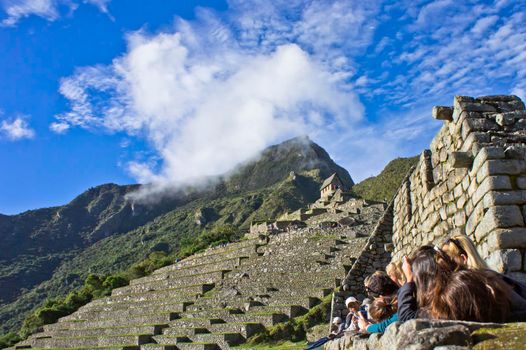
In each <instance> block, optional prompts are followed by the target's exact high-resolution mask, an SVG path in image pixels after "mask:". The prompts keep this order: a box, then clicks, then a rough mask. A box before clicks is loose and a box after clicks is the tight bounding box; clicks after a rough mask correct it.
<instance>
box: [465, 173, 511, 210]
mask: <svg viewBox="0 0 526 350" xmlns="http://www.w3.org/2000/svg"><path fill="white" fill-rule="evenodd" d="M511 188H512V187H511V182H510V179H509V177H508V176H504V175H500V176H488V177H486V178H485V179H484V180H483V181H482V183H481V184H480V185H479V187H478V188H477V190H476V191H475V192H474V193H473V195H472V197H471V199H472V200H473V204H475V205H477V204H478V202H479V201H480V200H481V199H482V198H484V196H485V195H486V193H488V192H490V191H495V190H511Z"/></svg>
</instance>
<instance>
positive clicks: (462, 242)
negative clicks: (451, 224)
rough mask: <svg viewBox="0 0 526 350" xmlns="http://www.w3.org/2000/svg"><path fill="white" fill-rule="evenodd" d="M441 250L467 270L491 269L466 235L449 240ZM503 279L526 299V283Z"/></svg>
mask: <svg viewBox="0 0 526 350" xmlns="http://www.w3.org/2000/svg"><path fill="white" fill-rule="evenodd" d="M441 249H442V250H443V251H444V252H445V253H446V254H447V255H448V256H449V257H450V258H451V259H453V260H454V261H455V262H456V263H457V264H458V266H460V267H462V268H465V269H470V270H472V269H483V270H488V269H489V267H488V265H487V264H486V262H485V261H484V259H482V257H481V256H480V255H479V253H478V251H477V249H476V248H475V245H474V244H473V242H472V241H471V240H470V239H469V238H468V237H467V236H466V235H456V236H453V237H450V238H448V239H447V240H446V241H445V242H444V244H442V247H441ZM500 276H501V278H502V279H503V280H504V282H506V283H507V284H509V285H510V286H511V287H512V288H513V291H514V292H515V293H517V295H518V296H520V297H522V298H523V299H526V283H524V282H521V281H517V280H515V279H513V278H511V277H509V276H506V275H502V274H501V275H500Z"/></svg>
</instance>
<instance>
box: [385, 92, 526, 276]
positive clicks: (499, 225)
mask: <svg viewBox="0 0 526 350" xmlns="http://www.w3.org/2000/svg"><path fill="white" fill-rule="evenodd" d="M433 116H434V117H435V118H436V119H440V120H444V125H443V126H442V128H441V129H440V131H439V132H438V134H437V135H436V137H435V138H434V139H433V141H432V142H431V147H430V149H429V150H425V151H424V152H422V154H421V156H420V161H419V162H418V164H417V165H416V167H415V169H414V170H413V171H412V172H411V173H410V174H409V176H408V177H407V178H406V179H405V181H404V182H403V184H402V186H401V187H400V189H399V191H398V193H397V194H396V196H395V199H394V220H393V222H394V224H393V242H394V253H393V258H394V259H400V258H401V257H402V256H403V255H405V254H409V253H411V252H412V251H413V250H414V249H415V248H417V247H419V246H421V245H423V244H439V243H441V242H442V241H443V240H444V239H445V238H447V237H448V236H450V235H455V234H466V235H468V237H469V238H471V239H472V240H473V241H474V242H475V244H476V246H477V249H478V251H479V252H480V254H481V255H482V257H483V258H485V259H486V260H487V262H488V263H489V265H490V266H491V267H492V268H494V269H495V270H497V271H499V272H507V273H510V274H512V275H514V276H515V277H517V278H523V277H524V275H523V274H522V273H524V271H525V268H526V265H525V264H524V263H526V259H525V256H524V253H525V248H526V227H525V224H524V214H526V207H525V206H524V205H526V159H525V155H526V111H525V110H524V104H523V102H522V101H521V100H520V99H518V98H517V97H515V96H486V97H479V98H476V99H474V98H471V97H464V96H457V97H455V99H454V106H453V108H451V107H435V108H434V110H433Z"/></svg>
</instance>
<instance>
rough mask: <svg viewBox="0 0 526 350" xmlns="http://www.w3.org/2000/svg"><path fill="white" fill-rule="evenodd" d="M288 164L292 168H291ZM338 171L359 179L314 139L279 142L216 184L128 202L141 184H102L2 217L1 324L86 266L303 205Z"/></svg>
mask: <svg viewBox="0 0 526 350" xmlns="http://www.w3.org/2000/svg"><path fill="white" fill-rule="evenodd" d="M291 172H294V173H292V174H291ZM333 172H338V174H339V175H340V176H341V177H342V179H343V180H344V181H345V182H347V184H348V185H352V179H351V177H350V176H349V174H348V173H347V171H346V170H345V169H343V168H341V167H339V166H338V165H336V164H335V163H334V162H333V161H332V160H331V159H330V157H329V155H328V154H327V153H326V152H325V150H323V148H321V147H320V146H318V145H316V144H315V143H313V142H312V141H310V140H309V139H307V138H296V139H292V140H289V141H287V142H285V143H283V144H280V145H277V146H272V147H270V148H268V149H267V150H265V151H264V152H262V154H261V156H260V157H259V158H257V159H255V160H252V161H251V162H247V163H246V164H243V165H241V166H240V167H238V168H237V170H236V171H234V172H232V173H231V174H229V176H225V177H223V178H222V179H220V180H219V182H216V184H215V185H214V187H209V188H206V189H200V190H195V189H194V190H192V191H182V192H181V193H179V194H176V195H174V196H172V197H171V198H169V199H165V200H163V202H161V203H158V204H155V205H140V204H137V203H135V204H134V205H133V208H132V205H131V204H130V202H129V201H126V199H125V195H126V194H127V193H129V192H130V191H133V190H135V189H137V188H138V186H136V185H135V186H118V185H113V184H108V185H102V186H99V187H96V188H94V189H90V190H88V191H86V192H85V193H83V194H81V195H80V196H79V197H77V198H75V199H74V200H73V201H72V202H71V203H69V204H67V205H65V206H61V207H56V208H46V209H39V210H34V211H28V212H25V213H22V214H20V215H15V216H2V217H0V251H2V252H3V253H2V255H0V298H1V299H2V302H1V305H0V324H1V326H0V331H2V332H5V331H8V330H14V329H15V328H16V327H18V326H20V323H21V321H22V320H23V318H24V316H25V315H26V314H27V313H28V312H29V311H31V310H32V309H34V308H35V307H36V306H38V305H39V304H40V303H41V302H42V301H43V300H44V299H46V298H53V297H58V296H63V295H65V294H66V293H67V292H69V291H70V290H72V289H73V288H76V287H78V286H79V285H81V283H82V281H83V280H84V279H85V278H86V276H87V275H88V273H97V274H105V273H110V272H115V271H120V270H123V269H125V268H126V267H128V266H129V265H131V264H133V263H135V262H138V261H140V260H143V259H144V258H145V257H146V256H147V255H148V254H149V253H150V252H152V251H159V250H162V251H173V250H176V249H178V248H179V246H180V245H181V242H182V241H183V240H191V239H192V238H194V237H195V236H196V235H198V234H199V233H201V232H202V231H203V230H204V229H210V228H213V227H215V226H217V225H223V224H232V225H235V226H238V227H241V228H242V229H247V228H248V227H249V226H250V222H251V221H252V220H261V219H267V218H273V217H277V216H279V215H281V214H282V213H283V212H285V211H288V210H295V209H298V208H300V207H302V206H304V205H306V204H307V203H310V202H312V201H313V200H314V199H316V198H317V197H318V195H319V192H318V190H319V186H320V184H321V182H322V180H323V179H324V178H326V177H328V176H330V175H331V174H332V173H333Z"/></svg>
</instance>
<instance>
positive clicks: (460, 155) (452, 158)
mask: <svg viewBox="0 0 526 350" xmlns="http://www.w3.org/2000/svg"><path fill="white" fill-rule="evenodd" d="M471 164H473V157H472V156H471V153H469V152H451V154H450V155H449V166H450V167H451V168H455V169H457V168H469V167H470V166H471Z"/></svg>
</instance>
